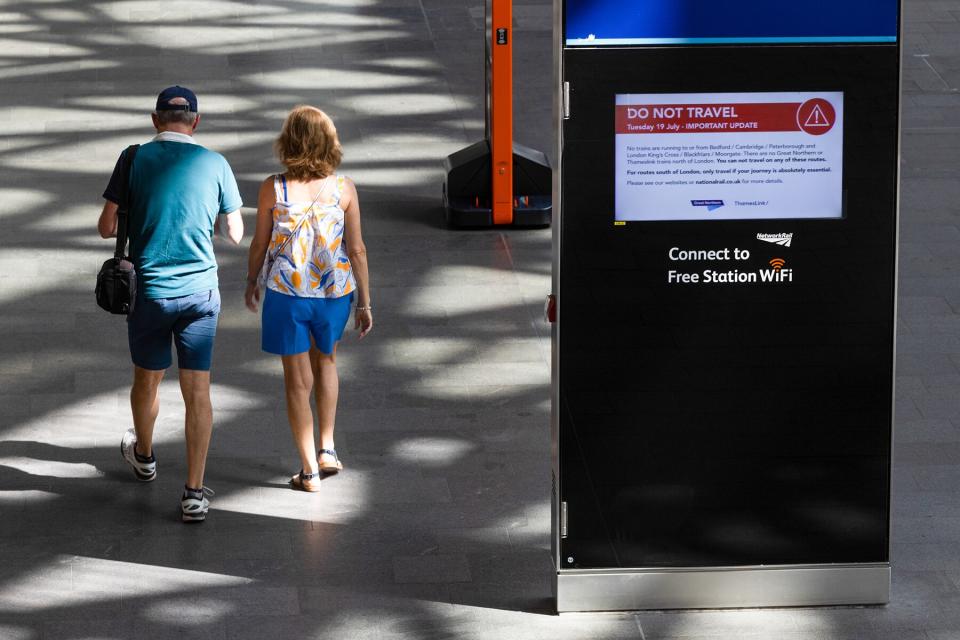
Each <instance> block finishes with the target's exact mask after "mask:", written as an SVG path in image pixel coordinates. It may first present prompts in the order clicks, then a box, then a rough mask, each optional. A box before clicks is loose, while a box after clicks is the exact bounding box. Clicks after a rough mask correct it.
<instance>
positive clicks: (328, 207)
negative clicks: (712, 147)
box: [266, 174, 357, 298]
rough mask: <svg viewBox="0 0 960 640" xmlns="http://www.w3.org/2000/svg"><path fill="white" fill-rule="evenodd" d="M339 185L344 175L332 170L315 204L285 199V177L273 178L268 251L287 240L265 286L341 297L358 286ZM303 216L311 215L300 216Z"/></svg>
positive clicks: (295, 293) (303, 295)
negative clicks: (274, 198) (347, 244)
mask: <svg viewBox="0 0 960 640" xmlns="http://www.w3.org/2000/svg"><path fill="white" fill-rule="evenodd" d="M331 181H332V184H330V183H331ZM343 185H344V177H343V176H341V175H337V174H333V175H332V176H330V177H329V178H327V182H326V183H324V185H323V186H322V188H321V192H320V193H321V195H320V197H319V198H318V199H317V200H316V202H314V203H309V202H288V201H287V181H286V178H284V177H283V176H280V175H276V176H274V177H273V188H274V191H275V192H276V196H277V203H276V204H275V205H274V207H273V233H272V234H271V237H270V245H269V246H268V248H267V254H268V255H273V254H274V253H275V252H276V251H277V248H279V247H280V246H281V245H283V243H284V241H286V240H287V238H290V240H289V242H287V243H286V245H285V246H284V247H283V250H282V251H281V252H280V254H279V255H277V256H276V259H275V260H274V261H273V264H272V265H271V266H270V271H269V273H267V278H266V286H267V288H269V289H272V290H273V291H276V292H278V293H283V294H286V295H291V296H298V297H301V298H340V297H342V296H345V295H347V294H349V293H351V292H353V290H354V289H356V288H357V285H356V282H355V281H354V278H353V269H352V268H351V266H350V259H349V258H348V257H347V250H346V247H344V246H343V209H341V208H340V198H341V196H342V195H343ZM303 216H309V217H308V218H307V219H306V220H303ZM301 220H303V224H300V222H301ZM298 225H299V228H298ZM294 230H296V234H295V235H294V236H293V237H292V238H291V237H290V234H291V233H292V232H294Z"/></svg>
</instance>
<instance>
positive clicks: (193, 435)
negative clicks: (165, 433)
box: [180, 369, 213, 489]
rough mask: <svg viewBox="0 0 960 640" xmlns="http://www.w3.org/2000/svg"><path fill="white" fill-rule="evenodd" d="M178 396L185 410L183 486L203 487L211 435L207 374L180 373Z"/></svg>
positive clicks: (189, 370)
mask: <svg viewBox="0 0 960 640" xmlns="http://www.w3.org/2000/svg"><path fill="white" fill-rule="evenodd" d="M180 393H182V394H183V404H184V407H185V409H186V422H185V426H184V435H185V437H186V441H187V486H188V487H191V488H193V489H200V488H202V487H203V472H204V470H205V468H206V465H207V451H208V450H209V449H210V435H211V434H212V433H213V406H212V404H211V403H210V372H209V371H196V370H193V369H180Z"/></svg>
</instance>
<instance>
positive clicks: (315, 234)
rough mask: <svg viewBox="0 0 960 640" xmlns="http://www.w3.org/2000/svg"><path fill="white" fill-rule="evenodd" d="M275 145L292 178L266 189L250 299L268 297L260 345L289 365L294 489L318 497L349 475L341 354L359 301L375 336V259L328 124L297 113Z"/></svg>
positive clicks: (253, 302)
mask: <svg viewBox="0 0 960 640" xmlns="http://www.w3.org/2000/svg"><path fill="white" fill-rule="evenodd" d="M275 147H276V152H277V155H278V156H279V158H280V162H281V163H282V164H283V165H284V166H285V167H286V171H285V172H284V173H282V174H277V175H274V176H270V177H268V178H267V179H266V180H264V181H263V184H262V185H261V187H260V196H259V199H258V203H257V226H256V232H255V235H254V238H253V241H252V242H251V244H250V257H249V264H248V270H247V290H246V293H245V294H244V298H245V300H246V304H247V308H248V309H250V310H251V311H254V312H255V311H257V307H258V304H259V302H260V296H261V291H260V289H261V287H263V288H264V289H265V292H264V295H263V317H262V320H261V346H262V348H263V350H264V351H266V352H268V353H274V354H277V355H279V356H280V358H281V360H282V362H283V380H284V386H285V388H286V399H287V418H288V419H289V421H290V429H291V431H292V433H293V441H294V444H295V445H296V447H297V450H298V451H299V453H300V464H301V468H300V471H299V472H298V473H296V474H295V475H294V476H293V478H291V480H290V484H291V485H292V486H293V487H294V488H295V489H300V490H303V491H318V490H319V489H320V478H321V477H322V475H323V474H331V473H337V472H338V471H340V470H341V469H343V464H342V463H341V462H340V459H339V457H338V456H337V450H336V447H335V445H334V439H333V431H334V422H335V419H336V413H337V395H338V393H339V386H340V384H339V378H338V376H337V358H336V355H337V341H338V340H340V338H341V336H342V335H343V330H344V327H345V326H346V324H347V320H348V319H349V317H350V306H351V304H352V301H353V300H354V298H356V302H357V305H356V310H355V313H354V318H355V320H354V323H355V327H356V329H358V330H359V331H360V337H361V338H362V337H364V336H365V335H367V333H369V332H370V330H371V329H372V328H373V312H372V309H371V306H370V280H369V277H368V273H367V252H366V248H365V247H364V244H363V238H362V236H361V233H360V204H359V201H358V199H357V190H356V187H354V185H353V182H351V181H350V180H349V179H348V178H346V177H344V176H341V175H339V174H337V173H336V169H337V167H338V166H339V164H340V160H341V158H342V155H343V150H342V149H341V147H340V141H339V139H338V138H337V130H336V128H335V127H334V125H333V121H332V120H331V119H330V118H329V116H327V114H325V113H324V112H323V111H320V110H319V109H316V108H314V107H309V106H302V105H301V106H298V107H295V108H294V109H293V111H291V112H290V114H289V115H288V116H287V119H286V121H285V122H284V123H283V128H282V130H281V132H280V137H279V138H278V139H277V142H276V145H275ZM311 394H314V395H315V396H316V404H317V421H318V423H319V431H320V448H319V450H318V449H317V448H316V440H315V438H314V416H313V411H312V409H311V407H310V396H311Z"/></svg>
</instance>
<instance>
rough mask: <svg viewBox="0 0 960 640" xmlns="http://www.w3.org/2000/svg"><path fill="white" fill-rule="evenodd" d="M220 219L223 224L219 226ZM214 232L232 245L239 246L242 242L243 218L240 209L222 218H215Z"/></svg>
mask: <svg viewBox="0 0 960 640" xmlns="http://www.w3.org/2000/svg"><path fill="white" fill-rule="evenodd" d="M221 218H223V222H224V223H225V224H221V220H220V219H221ZM214 231H215V232H218V233H219V234H220V235H221V236H222V237H223V238H225V239H226V240H229V241H230V242H232V243H233V244H240V241H241V240H243V216H242V215H241V214H240V209H236V210H234V211H231V212H230V213H228V214H226V215H224V216H217V221H216V223H215V224H214Z"/></svg>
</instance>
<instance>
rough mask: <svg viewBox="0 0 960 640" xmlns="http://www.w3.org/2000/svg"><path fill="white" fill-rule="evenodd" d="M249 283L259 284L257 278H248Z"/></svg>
mask: <svg viewBox="0 0 960 640" xmlns="http://www.w3.org/2000/svg"><path fill="white" fill-rule="evenodd" d="M247 284H257V279H256V278H247Z"/></svg>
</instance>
